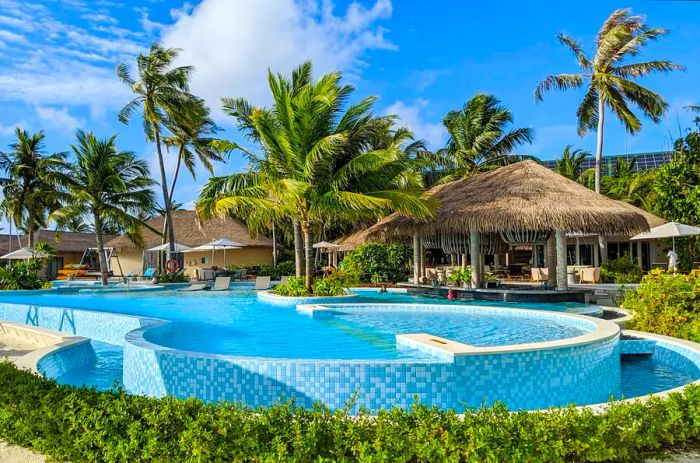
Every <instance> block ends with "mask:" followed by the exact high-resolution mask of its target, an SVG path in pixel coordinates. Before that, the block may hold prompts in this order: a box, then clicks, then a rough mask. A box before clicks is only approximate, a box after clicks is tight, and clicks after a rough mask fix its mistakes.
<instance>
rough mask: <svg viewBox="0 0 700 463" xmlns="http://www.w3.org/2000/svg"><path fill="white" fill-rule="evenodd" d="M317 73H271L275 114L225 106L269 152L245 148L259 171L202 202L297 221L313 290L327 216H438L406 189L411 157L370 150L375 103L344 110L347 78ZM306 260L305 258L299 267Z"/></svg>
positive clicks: (303, 69) (224, 182) (208, 193)
mask: <svg viewBox="0 0 700 463" xmlns="http://www.w3.org/2000/svg"><path fill="white" fill-rule="evenodd" d="M311 74H312V66H311V63H305V64H303V65H302V66H300V67H299V68H297V69H295V70H294V72H293V74H292V78H291V80H290V79H287V78H285V77H283V76H281V75H277V76H275V75H274V74H272V73H270V74H269V83H270V90H271V92H272V96H273V101H274V104H273V106H272V108H269V109H267V108H254V107H253V106H252V105H250V104H249V103H248V102H247V101H245V100H242V99H224V100H223V102H224V110H225V111H226V112H227V113H229V114H230V115H232V116H233V117H234V118H236V120H237V121H238V126H239V128H240V129H241V130H242V131H243V132H244V133H245V134H246V135H247V136H248V138H249V139H250V140H252V141H254V142H255V143H256V144H258V145H259V146H260V147H261V148H262V153H263V154H262V156H257V155H256V154H254V153H252V152H250V151H248V150H245V149H243V148H241V147H238V146H237V147H236V148H237V149H239V150H241V151H242V152H243V153H244V154H245V156H246V157H247V158H248V159H249V161H250V163H251V165H252V166H253V170H252V172H249V173H245V174H234V175H233V176H229V177H225V178H214V179H212V180H211V181H210V184H209V185H208V187H207V188H205V190H204V191H203V192H202V195H201V196H200V201H199V204H198V210H199V211H200V213H202V214H203V215H205V216H206V215H209V214H231V213H240V212H241V211H244V210H250V209H255V210H257V211H266V212H265V214H267V215H268V216H269V217H274V216H275V215H279V216H286V217H289V218H291V219H292V220H293V221H295V223H296V224H298V228H296V227H295V228H296V229H295V243H297V244H299V243H300V241H301V240H300V239H299V237H298V236H297V235H298V234H299V233H297V230H299V231H301V234H302V235H303V242H304V247H305V259H304V260H305V278H306V285H307V287H309V288H310V287H311V283H312V277H313V271H312V270H313V269H312V265H311V262H312V259H313V248H312V242H311V241H312V239H311V237H312V229H313V228H314V227H316V226H318V225H319V224H320V223H321V222H322V221H323V220H324V218H326V217H329V216H330V217H344V218H346V219H359V218H362V217H368V216H374V217H378V216H381V215H383V214H385V213H387V212H388V211H393V210H397V211H401V212H404V213H407V214H410V215H413V216H416V217H422V218H425V217H427V216H429V215H430V213H431V207H430V203H429V202H427V201H426V200H425V199H424V197H423V195H422V193H421V189H420V188H411V187H410V186H407V185H406V184H405V183H404V182H405V180H406V179H407V178H409V177H410V175H407V174H406V173H405V171H406V170H407V169H410V165H411V162H412V161H411V160H410V159H408V158H407V156H406V155H405V153H404V152H403V151H402V150H401V149H400V148H399V147H397V146H388V147H386V148H384V149H377V150H370V149H369V148H371V137H372V136H373V135H375V134H376V130H377V126H378V125H379V124H380V123H381V122H380V121H381V120H382V118H376V117H374V116H373V115H372V114H371V109H372V106H373V104H374V101H375V99H374V98H365V99H364V100H362V101H360V102H359V103H357V104H355V105H351V106H349V107H347V108H346V109H344V107H345V103H346V101H347V99H348V98H349V96H350V94H351V93H352V91H353V88H352V87H351V86H349V85H341V84H340V79H341V75H340V73H337V72H331V73H329V74H326V75H323V76H321V77H320V78H319V79H318V80H317V81H312V78H311ZM399 138H400V139H401V140H402V139H403V138H401V137H399ZM416 177H417V178H418V176H417V175H416ZM411 186H413V185H411ZM258 214H263V212H258ZM300 260H301V259H300V258H299V256H298V254H297V268H299V264H300Z"/></svg>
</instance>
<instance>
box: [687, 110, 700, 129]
mask: <svg viewBox="0 0 700 463" xmlns="http://www.w3.org/2000/svg"><path fill="white" fill-rule="evenodd" d="M686 108H687V109H688V110H689V111H693V112H695V113H697V116H696V117H695V119H693V122H694V123H695V125H697V126H698V127H700V105H691V106H686Z"/></svg>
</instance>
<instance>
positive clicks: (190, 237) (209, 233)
mask: <svg viewBox="0 0 700 463" xmlns="http://www.w3.org/2000/svg"><path fill="white" fill-rule="evenodd" d="M172 217H173V226H174V227H175V241H176V242H177V243H179V244H184V245H186V246H190V247H195V246H199V245H202V244H205V243H209V242H210V241H212V240H215V239H219V238H228V239H230V240H233V241H238V242H239V243H242V244H243V245H245V246H248V247H266V248H267V247H272V240H271V239H270V238H268V237H266V236H263V235H258V236H257V237H255V238H252V237H251V236H250V232H249V230H248V227H247V226H245V225H244V224H243V223H241V222H239V221H238V220H235V219H231V218H226V219H219V218H215V219H211V220H208V221H206V222H203V223H200V221H199V219H198V217H197V213H196V212H195V211H184V210H182V211H173V212H172ZM163 220H164V219H163V217H156V218H153V219H151V220H149V221H148V225H150V226H151V227H153V228H155V229H156V230H162V229H163ZM143 238H144V242H145V247H146V249H148V248H152V247H155V246H158V245H159V244H161V242H162V238H161V237H160V236H159V235H157V234H155V233H153V232H152V231H150V230H148V229H143ZM106 245H107V246H110V247H113V248H115V249H117V250H118V251H119V250H129V249H131V250H133V249H141V248H137V247H136V246H135V245H134V244H133V243H132V242H131V241H130V240H129V238H127V237H126V236H120V237H118V238H115V239H113V240H111V241H109V242H108V243H107V244H106Z"/></svg>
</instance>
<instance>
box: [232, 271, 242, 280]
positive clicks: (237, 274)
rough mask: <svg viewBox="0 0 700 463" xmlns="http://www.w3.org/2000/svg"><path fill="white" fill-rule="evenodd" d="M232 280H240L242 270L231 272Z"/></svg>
mask: <svg viewBox="0 0 700 463" xmlns="http://www.w3.org/2000/svg"><path fill="white" fill-rule="evenodd" d="M231 278H233V279H234V280H240V279H241V270H231Z"/></svg>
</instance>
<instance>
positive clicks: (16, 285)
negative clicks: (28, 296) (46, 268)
mask: <svg viewBox="0 0 700 463" xmlns="http://www.w3.org/2000/svg"><path fill="white" fill-rule="evenodd" d="M42 266H43V263H42V262H41V261H40V260H30V261H29V262H15V263H13V264H8V265H6V266H5V267H0V290H12V289H41V288H43V287H44V282H43V281H42V280H41V278H39V277H38V276H37V274H36V272H38V271H39V270H41V267H42Z"/></svg>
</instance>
